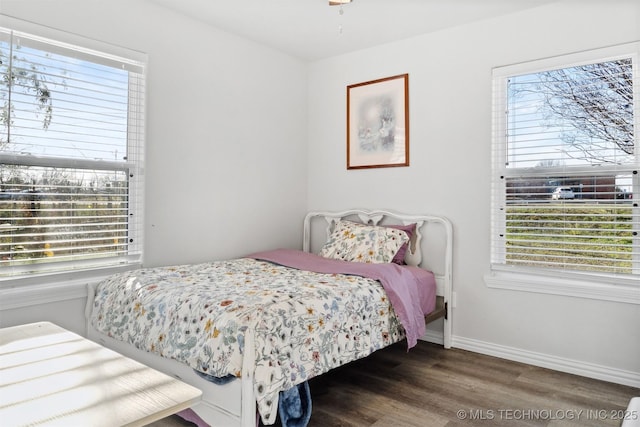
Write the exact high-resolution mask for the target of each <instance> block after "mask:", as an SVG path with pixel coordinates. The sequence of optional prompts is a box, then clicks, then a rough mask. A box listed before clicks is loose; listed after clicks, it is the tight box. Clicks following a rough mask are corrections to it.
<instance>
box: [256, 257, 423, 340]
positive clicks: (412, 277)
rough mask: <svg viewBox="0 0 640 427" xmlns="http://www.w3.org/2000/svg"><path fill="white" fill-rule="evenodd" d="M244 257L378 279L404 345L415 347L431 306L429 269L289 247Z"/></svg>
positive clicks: (314, 270)
mask: <svg viewBox="0 0 640 427" xmlns="http://www.w3.org/2000/svg"><path fill="white" fill-rule="evenodd" d="M247 258H253V259H259V260H263V261H269V262H273V263H275V264H279V265H283V266H286V267H291V268H296V269H298V270H307V271H313V272H316V273H335V274H352V275H357V276H362V277H366V278H369V279H373V280H377V281H379V282H380V283H381V284H382V286H383V287H384V289H385V291H386V292H387V296H388V297H389V301H390V302H391V304H392V305H393V309H394V311H395V312H396V314H397V315H398V318H399V319H400V323H401V324H402V326H403V327H404V330H405V334H406V336H407V345H408V348H411V347H413V346H415V345H416V343H417V342H418V338H420V337H421V336H422V335H424V333H425V330H426V326H425V323H424V317H425V315H427V314H429V313H430V312H431V311H433V309H434V308H435V300H436V299H435V294H436V293H435V278H434V276H433V274H432V273H431V272H429V271H427V270H424V269H421V268H418V267H410V266H400V265H398V264H392V263H389V264H365V263H358V262H347V261H341V260H334V259H329V258H323V257H321V256H319V255H315V254H311V253H307V252H302V251H297V250H291V249H276V250H271V251H265V252H258V253H254V254H251V255H248V256H247Z"/></svg>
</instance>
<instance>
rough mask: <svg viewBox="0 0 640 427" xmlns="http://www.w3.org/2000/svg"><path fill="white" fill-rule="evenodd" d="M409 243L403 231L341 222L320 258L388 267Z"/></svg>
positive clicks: (323, 248)
mask: <svg viewBox="0 0 640 427" xmlns="http://www.w3.org/2000/svg"><path fill="white" fill-rule="evenodd" d="M408 241H409V236H407V233H406V232H404V231H403V230H398V229H396V228H389V227H377V226H373V225H364V224H359V223H357V222H352V221H338V223H337V224H336V227H335V229H334V230H333V233H331V236H329V240H327V243H325V244H324V246H323V247H322V249H321V250H320V256H323V257H325V258H332V259H340V260H343V261H353V262H365V263H372V264H381V263H388V262H391V261H392V260H393V258H394V257H395V255H396V254H397V253H398V251H399V250H400V248H401V247H402V246H403V245H404V244H405V243H407V242H408Z"/></svg>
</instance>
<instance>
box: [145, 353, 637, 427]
mask: <svg viewBox="0 0 640 427" xmlns="http://www.w3.org/2000/svg"><path fill="white" fill-rule="evenodd" d="M309 384H310V388H311V395H312V400H313V411H312V416H311V421H310V423H309V427H338V426H340V427H365V426H367V427H387V426H415V427H457V426H509V427H516V426H558V427H559V426H619V425H620V423H621V420H620V416H622V415H623V414H624V410H625V409H626V407H627V404H628V403H629V400H630V399H631V397H633V396H640V389H638V388H633V387H627V386H623V385H618V384H612V383H608V382H604V381H598V380H593V379H589V378H584V377H580V376H576V375H571V374H565V373H562V372H557V371H552V370H549V369H543V368H538V367H534V366H530V365H526V364H523V363H518V362H512V361H508V360H503V359H499V358H495V357H491V356H485V355H481V354H477V353H472V352H468V351H464V350H460V349H450V350H445V349H444V348H442V346H439V345H436V344H430V343H427V342H422V341H420V342H419V343H418V345H417V346H416V347H414V348H413V349H411V351H409V352H408V353H407V351H406V343H404V342H403V343H399V344H396V345H394V346H391V347H389V348H386V349H383V350H381V351H378V352H376V353H374V354H373V355H371V356H370V357H368V358H366V359H363V360H359V361H356V362H353V363H351V364H349V365H347V366H343V367H341V368H338V369H336V370H334V371H332V372H329V373H328V374H325V375H322V376H320V377H318V378H314V379H312V380H311V381H310V383H309ZM637 415H638V416H640V414H637ZM164 421H165V420H163V421H162V422H164ZM167 421H168V420H167ZM162 422H160V423H158V425H157V427H161V426H167V427H168V426H169V425H178V424H162ZM182 425H184V424H182Z"/></svg>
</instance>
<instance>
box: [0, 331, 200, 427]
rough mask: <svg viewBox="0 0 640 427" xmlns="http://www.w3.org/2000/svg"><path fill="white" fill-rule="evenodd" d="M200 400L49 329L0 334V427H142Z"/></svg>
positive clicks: (193, 392) (194, 392) (192, 391)
mask: <svg viewBox="0 0 640 427" xmlns="http://www.w3.org/2000/svg"><path fill="white" fill-rule="evenodd" d="M201 394H202V392H201V391H200V390H198V389H197V388H195V387H192V386H190V385H188V384H185V383H183V382H181V381H179V380H177V379H175V378H173V377H170V376H168V375H165V374H163V373H161V372H159V371H156V370H154V369H151V368H149V367H147V366H145V365H142V364H140V363H138V362H136V361H134V360H132V359H129V358H127V357H124V356H122V355H121V354H119V353H116V352H114V351H111V350H109V349H107V348H105V347H102V346H101V345H99V344H96V343H94V342H93V341H90V340H88V339H85V338H83V337H81V336H80V335H77V334H74V333H73V332H70V331H67V330H65V329H63V328H61V327H59V326H57V325H54V324H53V323H49V322H40V323H32V324H28V325H21V326H15V327H10V328H3V329H0V425H2V426H3V427H9V426H21V425H29V424H31V425H33V424H37V425H47V426H49V425H59V426H65V427H66V426H91V427H94V426H140V425H145V424H148V423H151V422H153V421H156V420H158V419H161V418H164V417H167V416H169V415H171V414H174V413H176V412H179V411H181V410H183V409H186V408H188V407H190V406H192V405H193V404H195V403H197V402H198V401H199V400H200V397H201Z"/></svg>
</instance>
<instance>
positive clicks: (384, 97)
mask: <svg viewBox="0 0 640 427" xmlns="http://www.w3.org/2000/svg"><path fill="white" fill-rule="evenodd" d="M394 166H409V75H408V74H401V75H398V76H393V77H387V78H383V79H378V80H372V81H369V82H364V83H358V84H353V85H349V86H347V169H364V168H386V167H394Z"/></svg>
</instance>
